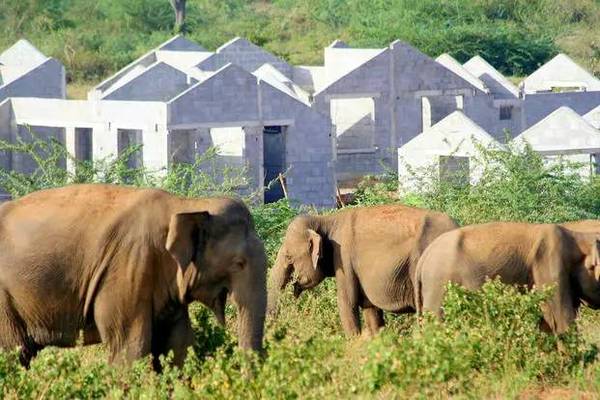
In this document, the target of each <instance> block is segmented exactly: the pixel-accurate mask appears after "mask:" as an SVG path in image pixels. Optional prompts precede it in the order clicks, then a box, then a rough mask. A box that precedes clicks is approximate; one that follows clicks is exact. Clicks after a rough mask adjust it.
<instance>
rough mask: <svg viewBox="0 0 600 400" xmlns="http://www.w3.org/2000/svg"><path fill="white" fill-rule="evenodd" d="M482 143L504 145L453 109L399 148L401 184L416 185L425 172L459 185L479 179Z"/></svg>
mask: <svg viewBox="0 0 600 400" xmlns="http://www.w3.org/2000/svg"><path fill="white" fill-rule="evenodd" d="M478 146H481V147H483V148H495V149H499V148H502V146H503V145H502V144H500V143H499V142H498V141H497V140H496V139H494V138H493V137H492V136H491V135H490V134H489V133H487V132H486V131H485V130H484V129H483V128H482V127H480V126H479V125H477V124H476V123H475V122H473V121H472V120H471V119H470V118H469V117H467V116H466V115H465V114H464V113H463V112H462V111H455V112H453V113H452V114H450V115H448V116H447V117H445V118H444V119H442V120H441V121H440V122H438V123H437V124H435V125H434V126H432V127H430V128H428V129H426V130H424V131H423V132H422V133H420V134H419V135H417V136H415V137H414V138H413V139H411V140H410V141H408V143H406V144H405V145H403V146H402V147H400V148H399V149H398V177H399V181H400V185H401V187H402V188H404V189H413V188H415V187H416V186H418V185H419V184H421V182H422V178H423V177H424V174H425V177H429V178H440V179H444V180H450V181H454V182H455V183H457V184H468V183H469V182H471V183H473V182H477V181H478V180H479V178H480V177H481V173H482V168H481V165H480V164H478V162H477V159H476V158H475V157H476V156H477V155H478ZM415 179H416V180H415Z"/></svg>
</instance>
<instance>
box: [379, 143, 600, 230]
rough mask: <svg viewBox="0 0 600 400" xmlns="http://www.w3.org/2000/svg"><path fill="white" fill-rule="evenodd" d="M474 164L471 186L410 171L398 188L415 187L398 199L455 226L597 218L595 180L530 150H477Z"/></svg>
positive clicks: (599, 194) (599, 202) (599, 203)
mask: <svg viewBox="0 0 600 400" xmlns="http://www.w3.org/2000/svg"><path fill="white" fill-rule="evenodd" d="M476 163H479V164H480V165H481V167H482V175H481V179H480V180H479V181H478V182H476V183H475V184H472V185H457V184H453V182H452V181H449V180H445V179H441V178H440V177H439V174H437V172H436V170H435V168H433V169H432V168H429V167H426V168H423V169H419V170H413V171H410V172H411V176H409V177H408V179H406V180H405V181H404V182H403V183H404V184H405V185H407V187H414V186H418V187H417V188H415V190H413V191H410V189H407V188H406V187H405V188H404V189H403V191H402V196H401V197H402V199H403V201H404V202H407V203H411V204H414V205H418V206H421V207H425V208H431V209H434V210H439V211H444V212H446V213H448V214H449V215H451V216H452V217H454V218H455V219H456V220H457V221H458V222H459V223H461V224H473V223H482V222H488V221H526V222H536V223H549V222H564V221H572V220H576V219H585V218H598V216H600V180H599V179H598V177H596V176H593V177H591V178H589V177H586V176H585V175H582V174H580V172H581V170H582V168H583V166H582V165H580V164H575V163H570V162H566V161H561V160H556V162H553V163H547V162H544V159H543V158H542V157H541V156H540V155H539V154H538V153H536V152H534V151H533V150H532V149H531V147H530V146H525V147H523V148H518V147H516V146H514V145H511V144H509V145H507V148H506V150H497V149H487V148H483V147H480V148H479V150H478V154H477V155H476V156H475V157H474V158H473V159H472V160H471V164H476ZM415 182H416V183H418V185H415ZM407 190H408V192H407ZM381 196H383V194H382V195H381Z"/></svg>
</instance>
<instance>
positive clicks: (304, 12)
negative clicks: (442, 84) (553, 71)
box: [0, 0, 600, 82]
mask: <svg viewBox="0 0 600 400" xmlns="http://www.w3.org/2000/svg"><path fill="white" fill-rule="evenodd" d="M173 25H174V13H173V10H172V9H171V6H170V4H169V1H168V0H127V1H125V0H0V48H6V47H7V46H8V45H10V44H12V43H13V42H14V41H15V40H17V39H19V38H21V37H26V38H28V39H29V40H31V41H32V42H33V43H34V44H35V45H36V46H38V47H39V48H40V49H41V50H42V51H43V52H45V53H47V54H48V55H51V56H53V57H56V58H58V59H60V60H61V61H62V62H63V63H64V64H65V66H66V67H67V70H68V71H69V77H70V79H72V80H74V81H77V82H81V81H88V82H89V81H98V80H99V79H101V78H103V77H106V76H108V75H109V74H110V73H112V72H114V71H116V70H118V69H119V68H121V67H122V66H124V65H125V64H127V63H128V62H130V61H131V60H133V59H135V58H136V57H138V56H139V55H141V54H143V53H144V52H146V51H148V50H149V49H150V48H152V47H153V46H155V45H157V44H159V43H161V42H162V41H164V40H166V39H168V38H169V37H170V36H171V35H172V34H173ZM186 27H187V29H188V32H189V33H188V34H189V36H190V38H191V39H193V40H195V41H197V42H199V43H201V44H202V45H203V46H205V47H206V48H207V49H209V50H214V49H215V48H217V47H218V46H220V45H221V44H223V43H224V42H226V41H227V40H229V39H231V38H232V37H234V36H244V37H246V38H248V39H250V40H251V41H253V42H254V43H256V44H258V45H261V46H264V47H265V48H266V49H268V50H270V51H272V52H274V53H275V54H277V55H279V56H281V57H283V58H284V59H286V60H288V61H289V62H291V63H293V64H313V63H319V62H322V49H323V47H324V46H326V45H328V44H329V43H330V42H331V41H332V40H334V39H336V38H341V39H343V40H345V41H347V42H348V43H349V44H350V45H352V46H373V47H377V46H385V45H387V44H388V43H390V42H391V41H393V40H394V39H396V38H399V39H402V40H406V41H408V42H409V43H411V44H413V45H415V46H416V47H418V48H419V49H421V50H423V51H424V52H425V53H427V54H429V55H431V56H437V55H439V54H441V53H444V52H449V53H451V54H452V55H453V56H455V57H456V58H457V59H458V60H460V61H466V60H467V59H468V58H470V57H471V56H473V55H475V54H480V55H482V56H483V57H484V58H486V59H487V60H489V61H490V62H491V63H492V64H493V65H494V66H496V67H498V68H499V69H500V70H501V71H502V72H503V73H505V74H507V75H511V76H523V75H526V74H528V73H530V72H532V71H534V70H535V69H536V68H537V67H538V66H539V65H541V64H542V63H544V62H545V61H547V60H548V59H549V58H551V57H552V56H553V55H555V54H556V53H557V52H559V51H563V52H566V53H567V54H569V55H571V56H572V57H574V58H575V59H576V60H577V61H579V62H581V63H582V64H583V65H584V66H586V67H587V68H589V69H590V70H592V71H593V72H594V73H596V74H600V1H598V0H368V1H367V0H304V1H297V0H272V1H265V0H258V1H257V0H219V1H214V0H188V1H187V18H186Z"/></svg>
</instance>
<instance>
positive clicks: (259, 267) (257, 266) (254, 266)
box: [232, 238, 267, 351]
mask: <svg viewBox="0 0 600 400" xmlns="http://www.w3.org/2000/svg"><path fill="white" fill-rule="evenodd" d="M248 254H249V255H250V257H249V260H250V261H249V265H248V266H247V268H245V273H243V274H240V275H241V276H240V279H238V280H237V282H234V285H233V293H232V294H233V298H234V301H235V303H236V304H237V308H238V343H239V346H240V347H241V348H243V349H248V350H256V351H260V350H261V349H262V340H263V333H264V323H265V312H266V306H267V288H266V282H265V275H266V269H267V257H266V254H265V249H264V246H263V244H262V242H261V241H260V240H259V239H258V238H254V239H253V240H249V241H248ZM242 276H243V277H242Z"/></svg>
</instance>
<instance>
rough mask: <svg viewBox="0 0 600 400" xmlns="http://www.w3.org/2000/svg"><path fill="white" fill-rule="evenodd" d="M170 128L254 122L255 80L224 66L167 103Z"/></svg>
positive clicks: (229, 65) (255, 103)
mask: <svg viewBox="0 0 600 400" xmlns="http://www.w3.org/2000/svg"><path fill="white" fill-rule="evenodd" d="M168 107H169V112H170V114H169V115H170V117H169V124H171V125H186V124H192V125H193V124H205V123H216V124H219V123H222V122H224V121H226V122H233V123H235V122H239V123H244V122H247V121H255V120H258V119H259V115H258V88H257V78H256V77H255V76H254V75H252V74H250V73H248V72H247V71H245V70H244V69H242V68H240V67H238V66H237V65H234V64H228V65H226V66H225V67H223V68H221V69H220V70H218V71H216V72H215V73H214V74H212V75H211V76H209V77H208V78H207V79H206V80H204V81H202V82H199V83H197V84H195V85H194V86H192V87H190V88H189V89H187V90H186V91H184V92H183V93H181V94H179V95H178V96H177V97H175V98H173V99H172V100H171V101H169V102H168Z"/></svg>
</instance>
